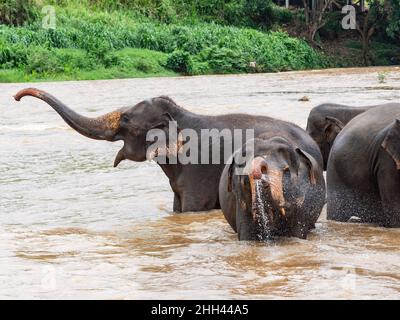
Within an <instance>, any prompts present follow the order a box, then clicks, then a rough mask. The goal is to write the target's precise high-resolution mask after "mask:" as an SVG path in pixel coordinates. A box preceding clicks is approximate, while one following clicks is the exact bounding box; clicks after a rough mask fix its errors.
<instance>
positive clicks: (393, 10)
mask: <svg viewBox="0 0 400 320" xmlns="http://www.w3.org/2000/svg"><path fill="white" fill-rule="evenodd" d="M385 9H386V11H387V12H388V27H387V33H388V36H389V37H391V38H393V39H398V40H400V2H399V1H398V0H386V1H385Z"/></svg>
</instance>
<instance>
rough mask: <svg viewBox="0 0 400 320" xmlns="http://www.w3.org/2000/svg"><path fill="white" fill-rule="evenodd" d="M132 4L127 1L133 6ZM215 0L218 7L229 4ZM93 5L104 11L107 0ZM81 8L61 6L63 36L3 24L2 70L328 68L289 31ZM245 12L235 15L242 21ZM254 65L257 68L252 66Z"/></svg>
mask: <svg viewBox="0 0 400 320" xmlns="http://www.w3.org/2000/svg"><path fill="white" fill-rule="evenodd" d="M53 1H56V0H53ZM57 1H59V0H57ZM71 1H77V0H71ZM82 1H84V0H82ZM129 1H130V0H126V3H125V2H122V0H120V1H119V3H120V4H121V5H123V4H124V3H125V5H127V3H128V2H129ZM132 1H133V0H132ZM137 1H139V0H137ZM137 1H136V3H137ZM141 1H147V0H141ZM149 1H150V0H149ZM151 1H153V0H151ZM154 1H155V0H154ZM179 1H180V0H177V3H178V4H179ZM210 1H211V0H203V1H199V2H198V3H196V4H195V5H196V6H198V5H202V4H207V5H209V4H210V3H211V2H210ZM213 1H214V2H215V6H217V5H221V3H222V2H221V1H219V0H213ZM92 2H96V3H97V2H99V4H96V5H100V1H92ZM111 2H112V1H111V0H110V5H111ZM234 2H235V3H236V4H237V5H238V6H239V5H246V3H247V2H248V3H251V2H250V1H247V0H246V1H245V0H239V1H230V3H231V4H233V3H234ZM158 3H159V4H160V3H161V2H160V1H159V2H158ZM164 3H166V4H168V3H169V5H171V6H172V4H171V2H165V0H164ZM228 3H229V1H228ZM103 5H104V3H103ZM174 5H177V4H176V3H174ZM193 5H194V3H193ZM252 5H258V2H257V1H254V3H252ZM225 7H226V6H225ZM77 8H78V9H75V8H70V7H66V8H64V7H57V29H55V30H46V29H43V28H42V27H41V24H40V21H36V22H34V23H31V24H29V25H25V26H20V27H10V26H6V25H0V67H2V68H4V69H10V68H17V69H19V70H24V72H26V73H27V74H47V75H49V74H74V73H76V72H78V71H79V70H81V71H91V70H98V69H102V70H109V71H110V70H113V71H112V72H111V71H110V73H111V74H112V75H113V76H116V75H121V76H123V75H124V74H141V75H145V74H153V75H154V74H158V73H160V74H166V73H168V71H167V70H166V68H168V69H169V70H173V71H175V72H179V73H182V74H209V73H240V72H268V71H280V70H299V69H307V68H320V67H324V66H326V65H327V63H326V62H325V61H324V59H323V56H322V55H321V54H319V53H318V52H316V51H315V50H314V49H312V48H311V47H310V46H309V45H307V44H306V43H305V42H304V41H302V40H299V39H295V38H291V37H289V36H288V35H287V34H286V33H282V32H268V33H265V32H260V31H257V30H254V29H246V28H238V27H232V26H222V25H218V24H215V23H199V22H197V23H196V24H194V25H181V24H173V23H169V24H165V23H159V22H154V21H151V20H146V21H145V22H144V21H137V20H136V19H133V18H132V17H131V16H130V13H129V12H127V13H124V12H122V11H115V12H112V13H107V12H106V11H96V10H95V11H90V10H89V9H87V8H86V9H85V8H84V7H77ZM157 8H158V7H157ZM202 10H203V11H202V12H203V13H204V14H205V13H207V12H208V11H207V10H209V8H208V7H207V6H205V7H204V8H203V9H202ZM232 10H233V9H232ZM235 10H236V9H235ZM232 12H233V11H232ZM282 12H283V11H282ZM239 13H240V12H239V11H238V12H237V13H235V14H237V15H238V19H240V18H241V17H240V14H239ZM283 15H284V14H283ZM223 18H224V17H223ZM250 63H251V64H252V65H253V67H249V65H250ZM254 65H255V66H256V67H254ZM107 72H108V71H107ZM107 72H106V71H104V72H102V73H101V74H102V76H103V75H108V74H109V73H107Z"/></svg>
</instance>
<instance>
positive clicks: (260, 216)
mask: <svg viewBox="0 0 400 320" xmlns="http://www.w3.org/2000/svg"><path fill="white" fill-rule="evenodd" d="M263 189H264V186H263V181H262V179H260V180H257V181H256V183H255V191H256V194H255V197H256V198H255V203H254V207H253V210H255V212H256V214H257V215H256V219H257V220H256V223H257V238H258V240H260V241H266V240H271V239H272V228H271V224H272V219H271V218H272V216H271V215H270V212H271V210H272V207H271V204H270V203H269V201H268V199H267V197H266V193H265V192H263V191H264V190H263Z"/></svg>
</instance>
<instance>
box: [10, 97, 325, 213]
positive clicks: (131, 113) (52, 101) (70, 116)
mask: <svg viewBox="0 0 400 320" xmlns="http://www.w3.org/2000/svg"><path fill="white" fill-rule="evenodd" d="M24 96H33V97H36V98H39V99H41V100H43V101H45V102H46V103H48V104H49V105H50V106H51V107H52V108H53V109H54V110H55V111H56V112H57V113H58V114H59V115H60V116H61V117H62V118H63V119H64V121H65V122H66V123H67V124H68V125H69V126H71V127H72V128H73V129H75V130H76V131H78V132H79V133H81V134H82V135H84V136H86V137H88V138H92V139H98V140H107V141H118V140H122V141H124V146H123V148H122V149H121V150H120V151H119V153H118V155H117V157H116V159H115V166H117V165H118V164H119V163H120V162H121V161H123V160H125V159H128V160H132V161H145V160H146V159H147V149H148V147H149V144H148V141H147V139H146V137H147V134H148V132H149V130H152V129H157V130H164V131H165V132H168V131H169V125H168V124H169V123H170V122H171V121H175V122H176V125H177V130H184V129H191V130H192V131H194V132H195V133H197V134H198V136H201V131H202V129H217V130H219V131H222V130H225V131H226V130H228V131H229V132H233V131H234V129H243V130H245V129H252V130H254V137H257V136H259V135H260V134H262V133H263V132H265V131H266V130H268V129H269V128H274V130H276V131H278V132H290V133H291V135H292V136H293V137H300V136H301V137H303V136H304V135H305V132H304V131H303V130H302V129H301V128H299V127H297V126H295V125H293V124H290V123H287V122H284V121H280V120H276V119H272V118H269V117H265V116H251V115H246V114H228V115H220V116H204V115H199V114H195V113H193V112H190V111H188V110H186V109H184V108H182V107H180V106H178V105H177V104H176V103H175V102H174V101H172V100H171V99H170V98H168V97H157V98H152V99H149V100H145V101H142V102H139V103H138V104H136V105H135V106H132V107H126V108H121V109H118V110H116V111H113V112H111V113H108V114H106V115H103V116H100V117H98V118H89V117H85V116H82V115H80V114H78V113H76V112H74V111H73V110H72V109H70V108H68V107H67V106H66V105H65V104H63V103H62V102H61V101H59V100H58V99H56V98H55V97H53V96H52V95H50V94H48V93H46V92H44V91H41V90H38V89H25V90H22V91H20V92H18V93H17V94H16V96H15V99H16V100H18V101H19V100H20V99H21V98H22V97H24ZM232 136H233V135H232ZM307 138H308V139H309V140H310V141H311V142H313V141H312V139H311V138H310V137H309V136H308V135H307ZM304 144H305V145H308V144H309V143H308V142H307V143H304ZM232 150H233V148H231V150H226V149H225V147H224V144H223V143H222V144H221V148H220V153H221V155H225V154H228V156H230V155H231V154H232ZM197 151H198V154H199V156H204V155H202V154H201V147H200V146H199V147H198V150H197ZM309 152H311V153H313V152H314V155H313V156H314V157H315V158H316V159H317V161H322V158H321V155H320V152H319V150H315V149H312V150H311V151H309ZM205 157H207V156H205ZM208 157H209V160H210V161H209V164H191V163H189V164H184V163H181V162H179V161H177V162H172V161H168V162H167V163H163V164H161V163H159V165H160V167H161V168H162V170H163V171H164V173H165V174H166V175H167V177H168V179H169V182H170V185H171V188H172V190H173V192H174V206H173V208H174V211H176V212H184V211H205V210H211V209H219V208H220V204H219V200H218V185H219V179H220V177H221V173H222V171H223V169H224V166H225V164H224V161H222V162H221V163H218V164H213V162H212V159H211V158H212V155H211V154H210V155H209V156H208Z"/></svg>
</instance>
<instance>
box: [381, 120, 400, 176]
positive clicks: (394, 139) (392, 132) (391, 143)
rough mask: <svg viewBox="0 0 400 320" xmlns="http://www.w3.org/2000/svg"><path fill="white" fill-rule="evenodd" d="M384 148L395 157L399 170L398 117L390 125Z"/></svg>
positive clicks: (399, 133)
mask: <svg viewBox="0 0 400 320" xmlns="http://www.w3.org/2000/svg"><path fill="white" fill-rule="evenodd" d="M382 148H383V149H385V150H386V152H387V153H389V154H390V156H391V157H392V158H393V161H394V162H395V164H396V168H397V170H400V120H399V119H396V120H395V122H394V123H393V124H392V125H390V127H389V128H388V131H387V133H386V137H385V139H384V140H383V142H382Z"/></svg>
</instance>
